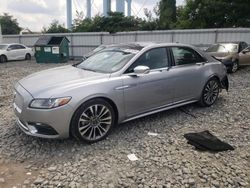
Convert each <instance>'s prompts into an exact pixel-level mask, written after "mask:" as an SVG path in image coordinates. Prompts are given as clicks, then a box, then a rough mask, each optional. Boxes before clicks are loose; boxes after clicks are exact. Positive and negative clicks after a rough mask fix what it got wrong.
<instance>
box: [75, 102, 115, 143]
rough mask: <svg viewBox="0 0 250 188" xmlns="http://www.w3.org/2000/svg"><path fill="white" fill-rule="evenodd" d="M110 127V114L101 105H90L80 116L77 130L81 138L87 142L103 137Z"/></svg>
mask: <svg viewBox="0 0 250 188" xmlns="http://www.w3.org/2000/svg"><path fill="white" fill-rule="evenodd" d="M111 125H112V113H111V111H110V110H109V108H107V107H106V106H104V105H102V104H95V105H91V106H89V107H88V108H86V109H85V110H84V111H83V113H82V114H81V116H80V118H79V121H78V130H79V133H80V134H81V136H82V138H84V139H85V140H89V141H94V140H98V139H100V138H102V137H104V136H105V135H106V134H107V132H108V131H109V129H110V127H111Z"/></svg>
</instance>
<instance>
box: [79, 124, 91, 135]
mask: <svg viewBox="0 0 250 188" xmlns="http://www.w3.org/2000/svg"><path fill="white" fill-rule="evenodd" d="M90 128H91V126H88V128H87V129H85V130H84V131H83V132H80V133H81V135H82V136H84V135H85V134H86V133H87V132H88V130H89V129H90Z"/></svg>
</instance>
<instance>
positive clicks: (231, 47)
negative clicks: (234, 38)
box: [206, 43, 238, 53]
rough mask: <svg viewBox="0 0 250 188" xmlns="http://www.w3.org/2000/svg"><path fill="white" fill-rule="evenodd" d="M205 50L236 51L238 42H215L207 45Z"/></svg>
mask: <svg viewBox="0 0 250 188" xmlns="http://www.w3.org/2000/svg"><path fill="white" fill-rule="evenodd" d="M206 52H226V53H228V52H238V44H231V43H229V44H215V45H213V46H211V47H209V48H208V49H207V50H206Z"/></svg>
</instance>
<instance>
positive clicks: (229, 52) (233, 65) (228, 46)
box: [206, 42, 250, 72]
mask: <svg viewBox="0 0 250 188" xmlns="http://www.w3.org/2000/svg"><path fill="white" fill-rule="evenodd" d="M247 47H248V44H247V43H245V42H223V43H218V44H214V45H212V46H210V47H209V48H208V49H207V50H206V52H208V53H209V54H210V55H212V56H213V57H215V58H216V59H218V60H220V61H221V62H223V63H224V64H225V65H226V67H227V69H228V72H236V71H237V70H238V68H239V66H243V65H250V53H249V48H247ZM245 49H246V50H245Z"/></svg>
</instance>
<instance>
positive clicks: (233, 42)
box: [216, 41, 246, 44]
mask: <svg viewBox="0 0 250 188" xmlns="http://www.w3.org/2000/svg"><path fill="white" fill-rule="evenodd" d="M241 42H244V41H230V42H217V43H216V44H239V43H241ZM245 43H246V42H245Z"/></svg>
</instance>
